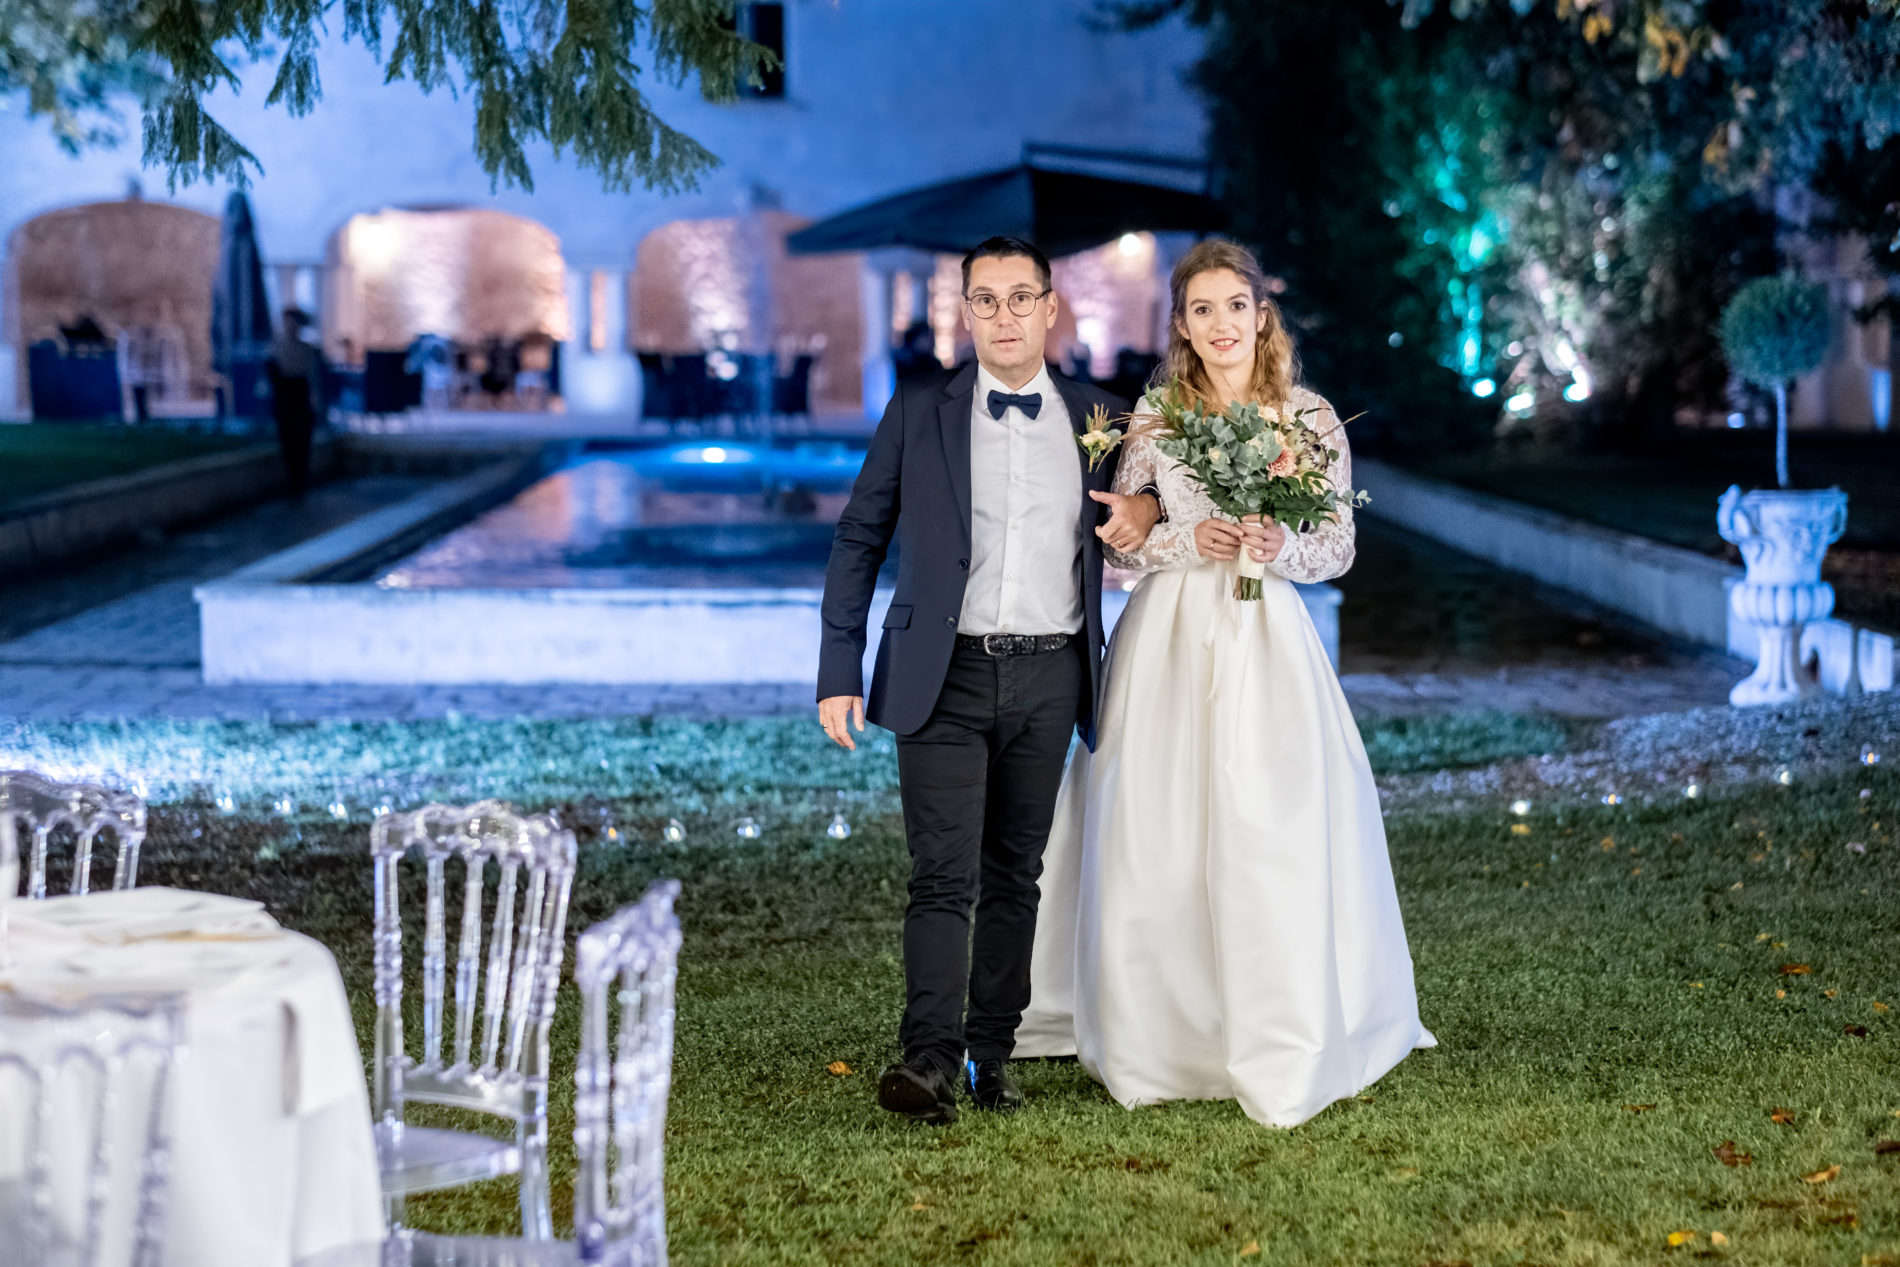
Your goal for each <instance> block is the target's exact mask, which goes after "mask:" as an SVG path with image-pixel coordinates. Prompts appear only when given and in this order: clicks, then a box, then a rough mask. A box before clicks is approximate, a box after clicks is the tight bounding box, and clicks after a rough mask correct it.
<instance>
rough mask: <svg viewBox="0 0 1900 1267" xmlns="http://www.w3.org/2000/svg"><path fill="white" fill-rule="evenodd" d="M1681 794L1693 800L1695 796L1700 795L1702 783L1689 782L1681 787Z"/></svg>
mask: <svg viewBox="0 0 1900 1267" xmlns="http://www.w3.org/2000/svg"><path fill="white" fill-rule="evenodd" d="M1682 794H1683V795H1684V796H1686V797H1688V798H1689V799H1690V800H1692V801H1693V800H1694V799H1695V798H1696V797H1698V796H1701V795H1702V785H1701V784H1700V783H1691V784H1690V785H1689V786H1688V787H1685V788H1683V789H1682Z"/></svg>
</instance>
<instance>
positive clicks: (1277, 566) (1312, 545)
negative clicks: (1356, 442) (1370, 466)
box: [1267, 391, 1356, 585]
mask: <svg viewBox="0 0 1900 1267" xmlns="http://www.w3.org/2000/svg"><path fill="white" fill-rule="evenodd" d="M1300 394H1301V395H1303V396H1305V397H1307V399H1306V400H1305V401H1304V402H1303V403H1304V404H1306V405H1310V406H1316V407H1317V408H1318V409H1319V414H1318V416H1317V417H1316V419H1315V423H1316V425H1317V426H1318V428H1319V431H1320V434H1321V435H1323V436H1324V437H1326V442H1327V445H1328V446H1329V447H1331V448H1334V449H1338V450H1339V459H1338V461H1336V462H1334V463H1333V467H1332V470H1331V471H1329V472H1328V473H1327V474H1328V476H1329V477H1330V478H1331V480H1332V484H1333V487H1334V488H1337V489H1339V490H1340V491H1341V492H1342V493H1346V494H1348V495H1350V493H1351V490H1352V448H1351V446H1350V445H1348V444H1347V443H1346V428H1345V426H1344V425H1343V424H1342V423H1341V422H1340V421H1339V415H1338V414H1337V413H1335V412H1333V407H1332V406H1331V405H1330V404H1328V403H1327V402H1326V400H1325V398H1323V397H1321V396H1317V395H1314V394H1313V393H1311V392H1305V391H1302V392H1301V393H1300ZM1355 551H1356V547H1355V545H1354V543H1353V526H1352V507H1351V506H1344V505H1342V506H1341V507H1340V508H1339V518H1338V519H1336V520H1328V521H1326V522H1324V523H1318V524H1314V525H1312V526H1311V527H1310V528H1309V529H1308V530H1307V531H1305V532H1289V533H1288V534H1287V538H1286V544H1285V545H1284V546H1282V547H1281V548H1280V556H1279V557H1278V558H1276V559H1274V560H1273V561H1272V562H1271V563H1268V564H1267V566H1268V567H1269V568H1271V569H1273V571H1275V572H1277V573H1278V574H1279V575H1281V576H1284V577H1285V578H1286V579H1287V580H1289V581H1300V582H1302V583H1305V584H1309V585H1310V584H1312V583H1313V582H1315V581H1330V580H1332V579H1333V578H1334V577H1337V576H1344V575H1345V574H1346V572H1347V571H1348V570H1349V569H1350V568H1351V567H1352V561H1353V555H1354V553H1355Z"/></svg>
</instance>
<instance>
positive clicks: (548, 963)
mask: <svg viewBox="0 0 1900 1267" xmlns="http://www.w3.org/2000/svg"><path fill="white" fill-rule="evenodd" d="M412 848H413V849H414V850H416V852H417V853H419V854H420V856H421V859H422V862H423V865H424V868H425V872H426V882H425V884H426V893H427V898H426V903H425V907H424V910H423V918H422V929H421V931H422V1055H421V1058H420V1059H419V1060H418V1059H415V1058H413V1057H411V1056H410V1055H409V1054H408V1050H407V1048H406V1047H405V1046H404V1041H403V998H402V993H403V918H402V910H401V904H400V886H399V879H400V874H401V870H402V868H401V865H400V864H401V862H402V860H403V857H404V855H405V854H407V853H409V851H410V850H411V849H412ZM371 853H372V855H373V858H374V864H375V869H376V878H375V889H376V894H375V902H376V928H375V939H376V1057H375V1070H376V1072H375V1080H376V1085H375V1096H374V1100H375V1118H376V1144H377V1152H378V1155H379V1158H380V1161H381V1167H382V1184H383V1196H384V1200H385V1202H386V1203H387V1207H388V1215H389V1221H390V1225H391V1226H392V1227H400V1226H402V1222H403V1200H404V1198H405V1197H406V1196H408V1195H409V1194H410V1193H415V1192H427V1191H431V1190H434V1189H437V1188H449V1187H457V1186H459V1185H461V1184H465V1183H473V1182H476V1181H478V1180H482V1179H492V1178H495V1177H497V1176H500V1175H507V1174H519V1175H520V1176H521V1225H522V1233H523V1235H524V1236H526V1237H527V1238H528V1239H529V1240H546V1239H548V1238H549V1237H550V1236H552V1235H553V1230H552V1226H551V1220H550V1216H549V1212H548V1173H547V1151H548V1150H547V1139H548V1120H547V1110H548V1026H549V1025H550V1024H551V1023H552V1022H553V1020H554V998H555V991H556V989H557V988H558V987H559V985H560V977H561V960H562V956H563V954H564V951H565V942H566V926H567V901H568V893H569V890H570V888H571V887H572V885H573V880H574V857H575V849H574V833H572V832H571V831H567V830H564V829H562V828H561V827H560V826H559V825H558V824H557V823H556V822H555V821H554V820H553V818H552V817H550V816H548V815H535V816H531V817H530V816H523V815H521V814H517V813H516V812H515V811H514V809H513V807H511V806H509V805H505V804H503V803H502V802H499V801H481V802H477V803H476V804H473V805H468V806H450V805H426V806H424V807H423V808H421V809H419V810H415V811H413V812H411V813H407V814H386V815H384V816H382V817H381V818H378V819H377V820H376V825H375V827H374V828H373V832H372V838H371ZM451 863H455V864H457V869H458V870H459V875H458V876H457V877H456V881H455V884H454V886H453V887H454V888H455V889H456V890H457V897H456V900H455V901H454V902H451V898H450V889H451V879H450V874H449V872H450V864H451ZM491 872H492V873H493V874H494V876H495V879H496V884H495V887H494V889H493V891H492V895H491V893H490V891H489V889H488V887H487V883H486V881H487V879H488V877H489V874H490V873H491ZM451 905H453V906H455V907H456V908H457V910H456V932H455V952H454V959H453V972H454V980H453V985H452V987H451V983H450V980H449V973H450V970H451V968H450V965H451V960H450V957H449V943H448V938H449V911H450V907H451ZM484 923H486V929H484ZM484 932H485V933H486V939H485V940H486V946H485V947H484ZM451 989H452V991H453V993H452V994H451ZM451 1003H452V1007H451ZM478 1017H479V1021H480V1033H479V1035H478V1034H477V1032H476V1031H477V1020H478ZM410 1103H422V1104H440V1105H448V1106H450V1107H453V1108H459V1109H469V1110H473V1111H475V1112H479V1113H488V1114H493V1115H495V1116H497V1117H501V1118H504V1119H506V1120H508V1121H509V1122H511V1123H512V1124H513V1126H514V1137H513V1138H512V1139H507V1140H504V1139H496V1138H493V1137H492V1136H488V1135H482V1134H478V1133H474V1132H468V1131H452V1130H440V1129H433V1128H427V1127H418V1126H411V1125H408V1124H407V1123H406V1122H405V1121H404V1106H405V1105H406V1104H410Z"/></svg>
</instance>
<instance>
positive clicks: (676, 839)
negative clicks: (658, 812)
mask: <svg viewBox="0 0 1900 1267" xmlns="http://www.w3.org/2000/svg"><path fill="white" fill-rule="evenodd" d="M660 835H662V836H664V837H665V838H666V843H667V844H669V845H677V844H679V843H680V841H682V840H685V839H686V824H685V823H682V822H681V821H680V820H679V819H677V818H669V819H667V820H666V826H665V827H664V828H663V829H661V831H660Z"/></svg>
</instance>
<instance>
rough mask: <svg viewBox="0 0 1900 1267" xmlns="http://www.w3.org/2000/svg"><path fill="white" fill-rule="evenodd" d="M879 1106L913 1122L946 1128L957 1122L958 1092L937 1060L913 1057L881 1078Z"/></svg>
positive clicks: (878, 1087) (885, 1071) (879, 1080)
mask: <svg viewBox="0 0 1900 1267" xmlns="http://www.w3.org/2000/svg"><path fill="white" fill-rule="evenodd" d="M877 1102H878V1104H879V1105H880V1106H881V1107H883V1108H886V1109H889V1110H890V1111H891V1112H893V1113H902V1114H903V1115H904V1116H905V1117H907V1118H909V1119H911V1121H913V1122H928V1123H929V1124H931V1125H932V1126H945V1125H948V1124H949V1123H951V1122H954V1121H956V1120H957V1091H956V1087H955V1086H954V1085H952V1084H951V1081H950V1075H949V1074H948V1073H946V1072H944V1070H943V1067H942V1066H941V1065H939V1064H937V1062H935V1061H934V1060H929V1059H926V1058H924V1057H922V1056H912V1057H911V1058H910V1059H909V1060H906V1061H905V1062H904V1063H903V1064H901V1065H890V1066H887V1067H886V1068H885V1070H884V1072H883V1073H882V1074H880V1075H878V1080H877Z"/></svg>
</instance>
